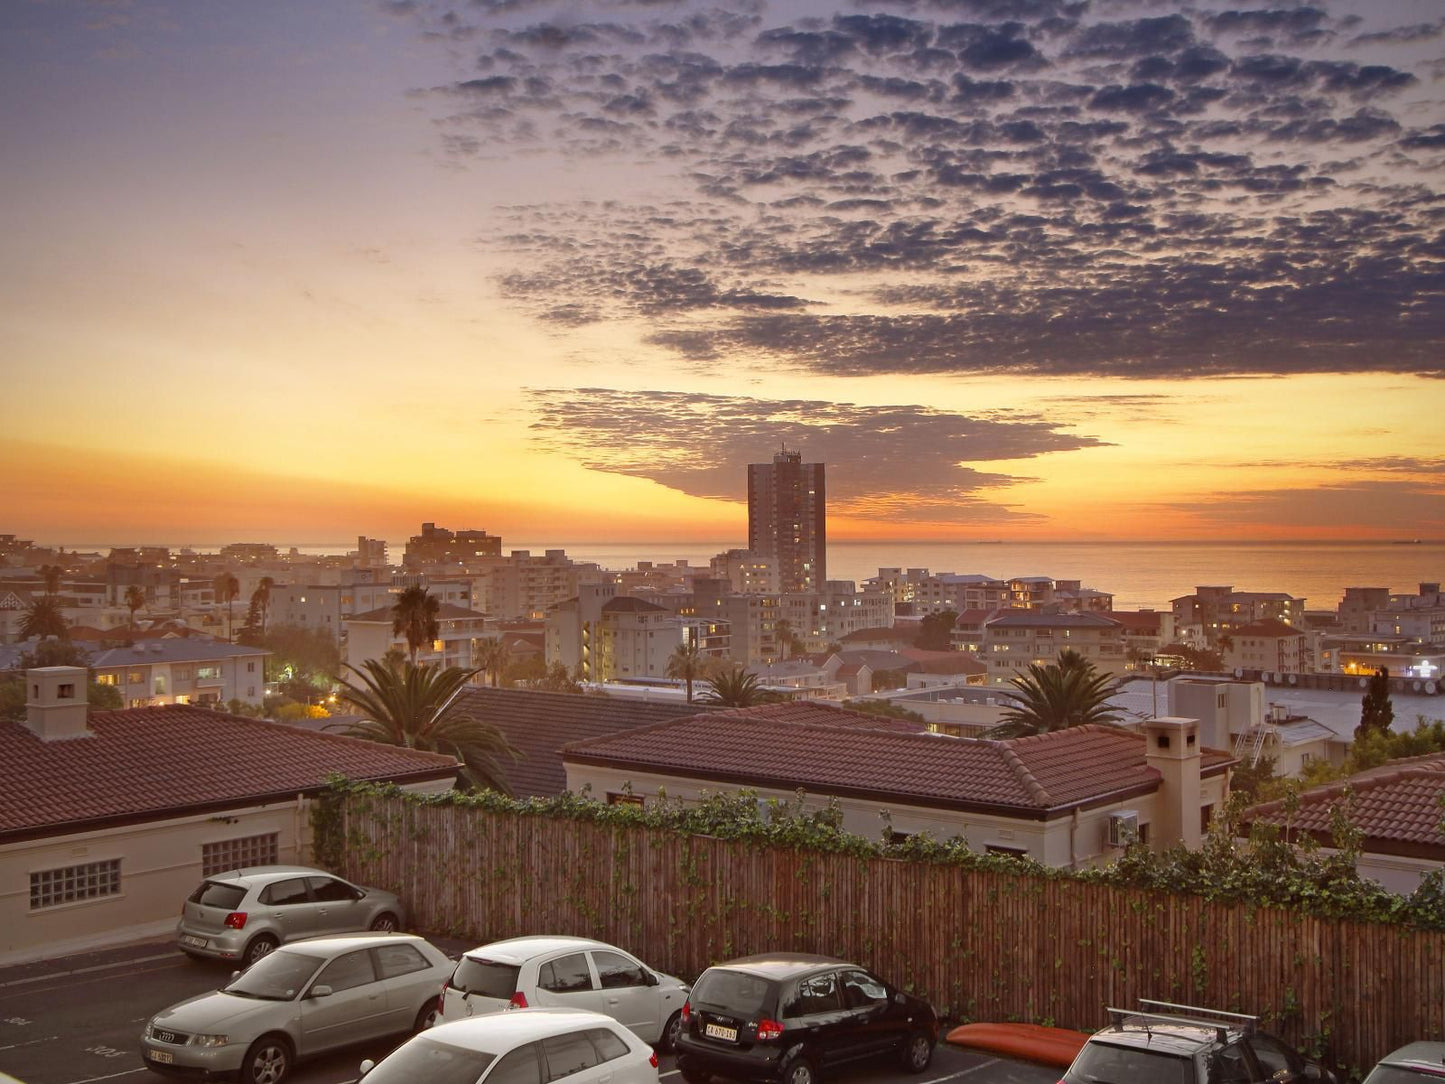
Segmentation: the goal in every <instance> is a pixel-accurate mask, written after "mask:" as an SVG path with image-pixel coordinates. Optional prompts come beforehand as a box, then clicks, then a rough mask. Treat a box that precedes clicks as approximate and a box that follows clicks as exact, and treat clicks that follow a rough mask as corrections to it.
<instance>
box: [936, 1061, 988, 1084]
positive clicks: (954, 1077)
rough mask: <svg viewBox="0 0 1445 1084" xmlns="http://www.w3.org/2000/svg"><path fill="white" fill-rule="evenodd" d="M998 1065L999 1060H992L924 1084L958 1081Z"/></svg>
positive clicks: (937, 1077) (938, 1077)
mask: <svg viewBox="0 0 1445 1084" xmlns="http://www.w3.org/2000/svg"><path fill="white" fill-rule="evenodd" d="M998 1063H999V1059H998V1058H990V1059H989V1060H988V1061H981V1062H979V1063H978V1064H977V1065H971V1066H969V1067H968V1068H967V1069H960V1070H959V1071H958V1072H956V1073H949V1074H948V1075H947V1076H936V1077H934V1078H933V1079H932V1080H925V1081H924V1082H923V1084H940V1082H941V1081H944V1080H957V1079H958V1078H959V1077H961V1076H968V1075H969V1074H970V1073H976V1072H978V1071H979V1070H980V1069H987V1068H988V1067H989V1066H990V1065H997V1064H998Z"/></svg>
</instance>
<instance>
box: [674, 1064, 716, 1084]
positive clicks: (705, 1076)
mask: <svg viewBox="0 0 1445 1084" xmlns="http://www.w3.org/2000/svg"><path fill="white" fill-rule="evenodd" d="M677 1071H678V1072H679V1073H681V1074H682V1079H683V1080H685V1081H687V1084H708V1082H709V1081H710V1080H712V1074H711V1073H709V1072H707V1071H706V1070H703V1069H699V1068H698V1067H697V1066H696V1065H694V1064H693V1063H692V1060H691V1059H690V1058H678V1059H677Z"/></svg>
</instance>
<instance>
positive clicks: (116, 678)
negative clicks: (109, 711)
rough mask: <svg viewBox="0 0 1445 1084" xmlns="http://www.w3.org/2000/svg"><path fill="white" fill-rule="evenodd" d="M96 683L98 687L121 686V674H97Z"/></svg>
mask: <svg viewBox="0 0 1445 1084" xmlns="http://www.w3.org/2000/svg"><path fill="white" fill-rule="evenodd" d="M95 683H96V684H97V685H111V686H114V685H119V684H120V675H119V674H96V675H95Z"/></svg>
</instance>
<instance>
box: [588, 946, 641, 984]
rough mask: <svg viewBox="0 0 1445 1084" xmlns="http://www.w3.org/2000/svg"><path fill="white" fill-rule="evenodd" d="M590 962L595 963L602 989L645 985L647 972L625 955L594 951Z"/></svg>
mask: <svg viewBox="0 0 1445 1084" xmlns="http://www.w3.org/2000/svg"><path fill="white" fill-rule="evenodd" d="M592 962H593V963H594V964H596V965H597V981H598V983H599V984H600V985H601V986H602V989H604V990H611V989H613V988H614V987H619V986H646V985H647V973H646V972H645V971H643V970H642V966H641V965H640V964H639V963H637V962H636V961H635V960H629V959H628V958H627V957H626V956H621V955H619V954H617V953H615V952H594V953H593V954H592Z"/></svg>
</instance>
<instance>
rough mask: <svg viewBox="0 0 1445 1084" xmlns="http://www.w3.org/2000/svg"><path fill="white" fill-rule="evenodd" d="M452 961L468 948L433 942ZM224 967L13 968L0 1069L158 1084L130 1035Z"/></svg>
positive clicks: (327, 1071)
mask: <svg viewBox="0 0 1445 1084" xmlns="http://www.w3.org/2000/svg"><path fill="white" fill-rule="evenodd" d="M434 943H435V944H436V945H437V946H438V947H440V948H443V949H445V950H446V951H447V952H448V953H449V954H452V955H455V954H457V953H459V952H461V951H462V950H463V949H465V948H468V947H470V945H469V944H464V943H462V942H457V941H448V940H446V939H435V942H434ZM229 974H230V972H229V970H228V969H227V968H226V967H224V966H215V965H211V964H205V963H199V962H196V961H192V960H189V959H187V958H185V957H183V956H181V955H180V954H179V953H177V952H176V951H175V949H174V948H172V947H171V945H170V944H169V943H168V942H154V941H152V942H147V943H144V944H138V945H131V946H128V947H126V948H123V949H114V950H108V951H105V952H98V953H94V954H91V955H87V956H81V957H70V958H67V959H65V960H60V961H52V962H48V963H45V964H35V965H27V966H20V967H11V968H0V1070H3V1071H4V1072H7V1073H9V1074H10V1075H11V1076H14V1077H17V1078H18V1079H20V1080H21V1081H24V1082H25V1084H92V1082H98V1081H117V1082H120V1084H150V1082H151V1081H156V1082H159V1081H161V1080H163V1079H166V1078H163V1077H160V1076H158V1075H156V1074H154V1073H152V1072H151V1071H150V1070H149V1069H146V1068H145V1067H144V1066H143V1065H141V1064H140V1052H139V1042H138V1039H139V1036H140V1033H141V1030H142V1028H144V1027H145V1024H146V1021H148V1020H149V1019H150V1018H151V1017H152V1016H153V1015H155V1014H156V1013H157V1012H159V1011H160V1010H161V1009H163V1008H165V1007H166V1006H168V1005H171V1004H174V1003H175V1002H177V1001H180V1000H181V999H183V998H187V997H190V996H192V995H194V994H200V993H205V992H206V991H208V990H213V989H215V988H216V987H217V986H220V985H222V984H224V983H225V982H226V981H227V979H228V977H229ZM388 1049H389V1046H387V1045H386V1044H381V1045H378V1046H375V1047H365V1046H363V1047H357V1048H355V1049H353V1050H350V1051H347V1052H345V1053H342V1054H338V1055H333V1056H330V1057H324V1058H319V1059H317V1060H316V1061H313V1062H307V1063H303V1064H302V1065H301V1066H300V1067H299V1068H298V1069H297V1071H296V1073H295V1075H293V1076H292V1077H291V1080H292V1081H293V1082H294V1084H349V1082H352V1081H355V1080H356V1079H357V1077H358V1071H357V1070H358V1068H359V1066H360V1063H361V1061H362V1059H363V1058H372V1059H377V1058H380V1057H382V1056H383V1055H384V1054H385V1053H386V1052H387V1050H388ZM660 1072H661V1075H662V1079H663V1081H664V1082H665V1084H681V1077H680V1076H678V1074H677V1070H676V1069H675V1068H674V1067H673V1064H672V1059H671V1058H669V1057H664V1058H663V1059H662V1061H661V1065H660ZM1061 1075H1062V1073H1060V1072H1059V1071H1058V1070H1056V1069H1047V1068H1042V1067H1039V1066H1035V1065H1025V1064H1022V1063H1018V1062H1011V1061H1008V1060H1007V1059H1001V1058H995V1057H993V1056H991V1055H986V1054H981V1053H977V1052H972V1051H966V1050H959V1049H955V1048H952V1047H948V1046H947V1045H944V1044H940V1046H939V1048H938V1052H937V1053H936V1054H935V1056H934V1060H933V1064H932V1065H931V1066H930V1067H929V1069H928V1070H927V1071H926V1072H924V1073H923V1074H922V1075H921V1076H909V1075H907V1074H904V1073H902V1072H900V1071H898V1070H897V1069H895V1068H894V1067H893V1066H892V1065H888V1064H879V1065H876V1066H866V1067H862V1068H858V1069H855V1070H851V1071H849V1072H847V1073H845V1074H843V1075H842V1076H840V1077H839V1078H838V1079H839V1080H840V1081H842V1082H844V1084H946V1082H951V1081H960V1082H962V1084H1055V1082H1056V1081H1057V1080H1058V1079H1059V1077H1060V1076H1061Z"/></svg>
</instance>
